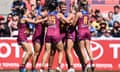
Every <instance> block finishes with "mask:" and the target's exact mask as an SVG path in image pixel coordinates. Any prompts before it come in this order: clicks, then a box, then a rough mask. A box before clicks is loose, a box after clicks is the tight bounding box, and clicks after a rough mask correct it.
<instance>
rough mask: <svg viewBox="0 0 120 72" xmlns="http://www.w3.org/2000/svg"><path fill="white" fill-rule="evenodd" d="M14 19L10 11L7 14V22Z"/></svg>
mask: <svg viewBox="0 0 120 72" xmlns="http://www.w3.org/2000/svg"><path fill="white" fill-rule="evenodd" d="M11 20H12V13H9V14H8V16H7V24H8V23H9V22H10V21H11Z"/></svg>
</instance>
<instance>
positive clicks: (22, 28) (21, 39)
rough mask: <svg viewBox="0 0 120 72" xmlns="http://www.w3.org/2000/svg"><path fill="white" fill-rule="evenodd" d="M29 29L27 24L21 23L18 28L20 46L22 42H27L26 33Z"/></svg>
mask: <svg viewBox="0 0 120 72" xmlns="http://www.w3.org/2000/svg"><path fill="white" fill-rule="evenodd" d="M26 29H27V24H25V23H20V24H19V27H18V38H17V41H18V43H19V44H21V42H24V41H27V33H26V32H25V31H26Z"/></svg>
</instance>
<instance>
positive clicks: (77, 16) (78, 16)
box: [73, 12, 82, 25]
mask: <svg viewBox="0 0 120 72" xmlns="http://www.w3.org/2000/svg"><path fill="white" fill-rule="evenodd" d="M80 17H82V13H80V12H78V13H77V14H76V15H75V18H74V23H73V25H76V23H77V21H78V19H79V18H80Z"/></svg>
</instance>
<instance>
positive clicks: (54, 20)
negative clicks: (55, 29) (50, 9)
mask: <svg viewBox="0 0 120 72" xmlns="http://www.w3.org/2000/svg"><path fill="white" fill-rule="evenodd" d="M48 21H49V23H50V24H56V17H55V16H49V17H48Z"/></svg>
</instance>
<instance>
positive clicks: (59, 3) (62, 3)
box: [58, 1, 66, 8]
mask: <svg viewBox="0 0 120 72" xmlns="http://www.w3.org/2000/svg"><path fill="white" fill-rule="evenodd" d="M62 5H66V3H65V2H63V1H60V2H58V6H59V7H60V8H61V6H62Z"/></svg>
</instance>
